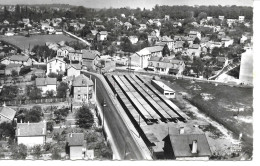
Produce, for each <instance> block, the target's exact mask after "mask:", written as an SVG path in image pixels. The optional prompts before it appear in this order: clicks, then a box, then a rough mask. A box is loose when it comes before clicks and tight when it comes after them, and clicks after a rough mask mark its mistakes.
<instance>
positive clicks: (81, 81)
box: [72, 74, 93, 87]
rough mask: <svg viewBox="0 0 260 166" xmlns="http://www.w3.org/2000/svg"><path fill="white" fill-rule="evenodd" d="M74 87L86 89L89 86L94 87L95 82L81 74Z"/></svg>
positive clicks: (76, 78) (74, 82) (75, 80)
mask: <svg viewBox="0 0 260 166" xmlns="http://www.w3.org/2000/svg"><path fill="white" fill-rule="evenodd" d="M72 85H73V86H83V87H86V86H87V85H88V86H90V85H93V81H92V80H90V79H89V78H88V77H86V76H85V75H84V74H80V75H79V76H77V77H75V79H74V80H73V83H72Z"/></svg>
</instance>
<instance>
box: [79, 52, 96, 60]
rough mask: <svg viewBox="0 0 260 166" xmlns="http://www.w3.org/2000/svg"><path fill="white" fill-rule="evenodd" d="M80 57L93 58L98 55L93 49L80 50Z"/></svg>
mask: <svg viewBox="0 0 260 166" xmlns="http://www.w3.org/2000/svg"><path fill="white" fill-rule="evenodd" d="M82 53H83V54H82V58H83V59H93V60H94V59H95V58H96V57H97V56H99V55H100V53H99V52H98V51H95V50H82Z"/></svg>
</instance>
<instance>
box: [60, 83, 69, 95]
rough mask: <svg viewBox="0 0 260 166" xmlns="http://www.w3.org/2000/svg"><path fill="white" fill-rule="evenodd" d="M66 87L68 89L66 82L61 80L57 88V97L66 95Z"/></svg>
mask: <svg viewBox="0 0 260 166" xmlns="http://www.w3.org/2000/svg"><path fill="white" fill-rule="evenodd" d="M67 89H69V86H68V84H67V83H65V82H61V83H60V85H59V86H58V88H57V97H60V98H65V97H66V96H67Z"/></svg>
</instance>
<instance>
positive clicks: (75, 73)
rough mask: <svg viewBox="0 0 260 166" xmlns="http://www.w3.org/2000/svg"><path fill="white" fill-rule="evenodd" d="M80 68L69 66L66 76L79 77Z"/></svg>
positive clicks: (77, 65) (79, 66)
mask: <svg viewBox="0 0 260 166" xmlns="http://www.w3.org/2000/svg"><path fill="white" fill-rule="evenodd" d="M81 69H82V66H81V65H80V64H70V65H69V67H68V69H67V76H68V77H69V76H75V77H77V76H79V75H80V71H81Z"/></svg>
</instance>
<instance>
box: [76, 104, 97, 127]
mask: <svg viewBox="0 0 260 166" xmlns="http://www.w3.org/2000/svg"><path fill="white" fill-rule="evenodd" d="M75 118H76V119H77V120H76V124H77V125H79V127H81V128H85V129H88V128H90V127H92V125H93V123H94V117H93V114H92V112H91V111H90V109H89V108H88V107H87V106H86V105H83V106H82V107H81V108H79V110H78V111H77V113H76V115H75Z"/></svg>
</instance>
